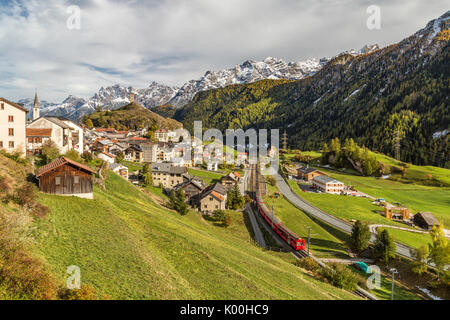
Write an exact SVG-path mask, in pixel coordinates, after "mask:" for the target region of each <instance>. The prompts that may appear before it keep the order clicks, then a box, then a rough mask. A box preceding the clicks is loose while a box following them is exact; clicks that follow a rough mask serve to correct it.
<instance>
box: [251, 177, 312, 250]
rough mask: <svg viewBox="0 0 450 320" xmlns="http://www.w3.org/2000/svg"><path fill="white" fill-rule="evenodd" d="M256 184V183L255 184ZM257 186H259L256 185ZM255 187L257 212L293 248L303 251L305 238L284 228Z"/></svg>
mask: <svg viewBox="0 0 450 320" xmlns="http://www.w3.org/2000/svg"><path fill="white" fill-rule="evenodd" d="M257 186H258V184H257ZM258 187H259V186H258ZM258 187H257V189H256V193H255V194H256V205H257V207H258V211H259V214H260V215H261V216H262V217H263V218H264V220H266V222H267V224H268V225H269V226H270V227H271V228H272V229H273V230H274V231H275V232H276V233H277V234H278V235H279V236H280V237H281V238H282V239H283V240H284V241H285V242H286V243H287V244H288V245H290V246H291V247H292V248H293V249H294V250H296V251H300V250H303V251H305V249H306V243H305V240H304V239H302V238H299V237H298V236H297V235H296V234H295V233H293V232H292V231H291V230H289V229H288V228H286V227H285V226H284V225H283V224H282V223H281V221H280V220H278V219H277V217H275V216H273V215H272V213H271V212H270V211H269V210H268V209H267V207H266V205H265V204H264V201H263V199H262V197H261V193H260V191H259V188H258Z"/></svg>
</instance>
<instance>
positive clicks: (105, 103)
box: [19, 45, 379, 121]
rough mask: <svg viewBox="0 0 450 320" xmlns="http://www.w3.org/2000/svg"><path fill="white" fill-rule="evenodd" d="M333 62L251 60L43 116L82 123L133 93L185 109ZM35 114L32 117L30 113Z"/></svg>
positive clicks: (117, 89)
mask: <svg viewBox="0 0 450 320" xmlns="http://www.w3.org/2000/svg"><path fill="white" fill-rule="evenodd" d="M378 49H379V48H378V46H377V45H373V46H365V47H364V48H362V49H361V50H359V51H355V50H351V51H349V52H347V53H351V54H353V55H359V54H364V53H369V52H372V51H375V50H378ZM329 60H330V59H328V58H322V59H310V60H306V61H303V62H285V61H283V60H282V59H277V58H272V57H268V58H266V59H264V60H263V61H253V60H247V61H245V62H244V63H242V64H241V65H237V66H235V67H234V68H230V69H224V70H219V71H207V72H206V73H205V75H204V76H203V77H202V78H201V79H198V80H190V81H188V82H186V83H185V84H184V85H183V86H182V87H181V88H177V87H170V86H166V85H164V84H160V83H157V82H152V83H151V84H150V85H149V86H148V87H147V88H144V89H134V88H132V87H123V86H120V85H118V84H117V85H114V86H111V87H107V88H103V87H102V88H100V90H99V91H98V92H97V93H96V94H95V95H94V96H93V97H91V98H90V99H88V100H85V99H83V98H77V97H74V96H69V97H68V98H67V99H65V100H64V101H63V102H62V103H60V104H56V103H49V102H45V101H41V102H40V108H41V115H43V116H45V115H55V116H63V117H67V118H69V119H71V120H74V121H79V120H80V119H81V118H82V117H83V116H84V115H87V114H90V113H93V112H95V110H96V109H97V107H101V108H102V109H106V110H113V109H117V108H120V107H121V106H123V105H125V104H127V103H129V102H130V93H131V92H134V93H135V96H136V98H135V99H136V101H137V102H138V103H140V104H141V105H143V106H145V107H146V108H149V109H151V108H153V107H156V106H161V105H166V104H170V105H172V106H175V107H178V108H179V107H182V106H184V105H186V104H187V103H189V102H190V101H191V100H192V99H193V98H194V96H195V95H196V94H197V93H198V92H201V91H205V90H210V89H218V88H223V87H226V86H229V85H233V84H247V83H252V82H256V81H259V80H264V79H286V80H300V79H303V78H305V77H307V76H311V75H313V74H315V73H316V72H318V71H319V70H320V69H321V68H322V67H323V66H324V65H325V64H326V63H327V62H328V61H329ZM19 103H22V104H24V106H25V107H26V108H28V109H29V110H32V108H33V100H32V99H23V100H21V101H19ZM30 114H31V113H30Z"/></svg>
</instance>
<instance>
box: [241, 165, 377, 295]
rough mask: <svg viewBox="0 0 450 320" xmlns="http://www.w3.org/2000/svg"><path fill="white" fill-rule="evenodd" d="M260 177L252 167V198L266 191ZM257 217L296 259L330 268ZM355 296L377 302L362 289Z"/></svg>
mask: <svg viewBox="0 0 450 320" xmlns="http://www.w3.org/2000/svg"><path fill="white" fill-rule="evenodd" d="M258 175H259V173H258V170H257V167H256V165H252V166H251V169H250V176H249V179H250V183H249V192H250V194H251V196H252V198H254V199H256V193H257V191H258V188H261V187H263V188H264V189H265V188H266V183H265V180H264V179H259V177H258ZM261 181H263V182H262V183H263V184H264V185H263V186H262V183H261ZM251 210H252V209H251ZM255 215H256V217H257V219H258V220H259V221H260V222H261V224H262V225H263V227H264V228H265V229H266V230H267V231H268V232H269V233H270V234H271V235H272V237H273V238H274V239H276V240H277V242H278V243H279V244H281V245H282V246H283V248H285V249H287V251H288V252H291V254H292V255H293V256H294V257H295V258H297V259H303V258H308V257H309V258H311V259H313V260H314V261H316V263H317V264H318V265H319V266H320V267H322V268H329V266H328V265H326V264H325V263H323V262H322V261H320V260H318V259H317V258H315V257H314V256H313V255H308V253H307V252H305V251H304V250H299V251H296V250H294V249H293V248H292V247H291V246H289V245H288V244H287V243H286V242H284V241H280V239H279V235H278V234H277V233H276V232H275V231H274V230H273V229H272V228H269V226H268V225H267V222H266V221H265V220H264V219H262V218H261V216H260V215H259V213H258V212H257V213H256V214H255ZM353 294H355V295H356V296H359V297H361V298H363V299H368V300H377V298H375V297H374V296H373V295H371V294H370V293H368V292H367V291H365V290H364V289H362V288H360V287H358V289H357V290H356V291H354V292H353Z"/></svg>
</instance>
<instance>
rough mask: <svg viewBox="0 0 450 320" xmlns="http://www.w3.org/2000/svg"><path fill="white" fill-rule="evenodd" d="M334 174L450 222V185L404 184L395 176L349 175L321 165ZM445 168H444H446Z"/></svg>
mask: <svg viewBox="0 0 450 320" xmlns="http://www.w3.org/2000/svg"><path fill="white" fill-rule="evenodd" d="M321 170H322V171H324V172H326V173H329V174H330V175H331V176H332V177H333V178H335V179H337V180H339V181H342V182H344V183H345V184H346V185H348V186H354V187H356V188H357V189H358V190H359V191H362V192H364V193H367V194H369V195H371V196H373V197H376V198H384V199H386V201H388V202H390V203H393V204H395V203H399V204H401V205H404V206H406V207H408V208H409V209H411V211H412V213H417V212H421V211H426V212H432V213H433V214H434V216H435V217H436V218H437V219H438V220H441V221H442V222H443V223H444V225H445V226H450V211H449V209H448V208H449V207H450V188H445V187H429V186H424V185H418V184H405V183H401V182H397V181H392V180H388V179H387V180H384V179H377V178H374V177H362V176H356V175H348V174H343V173H339V172H336V171H333V170H327V169H323V168H322V169H321ZM444 170H445V169H444Z"/></svg>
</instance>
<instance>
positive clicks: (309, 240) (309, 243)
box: [308, 227, 311, 256]
mask: <svg viewBox="0 0 450 320" xmlns="http://www.w3.org/2000/svg"><path fill="white" fill-rule="evenodd" d="M310 245H311V227H308V256H309V247H310Z"/></svg>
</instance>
